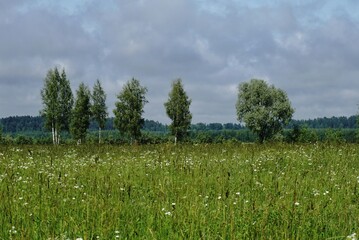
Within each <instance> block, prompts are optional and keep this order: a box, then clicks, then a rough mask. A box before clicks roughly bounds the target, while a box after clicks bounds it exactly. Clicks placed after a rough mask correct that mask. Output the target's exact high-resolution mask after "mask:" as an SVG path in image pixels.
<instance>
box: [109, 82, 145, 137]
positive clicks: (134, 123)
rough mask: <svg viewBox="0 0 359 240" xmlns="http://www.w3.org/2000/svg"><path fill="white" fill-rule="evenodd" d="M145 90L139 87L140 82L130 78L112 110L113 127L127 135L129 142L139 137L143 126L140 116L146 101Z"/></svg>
mask: <svg viewBox="0 0 359 240" xmlns="http://www.w3.org/2000/svg"><path fill="white" fill-rule="evenodd" d="M146 93H147V88H146V87H143V86H141V85H140V81H139V80H137V79H134V78H132V80H130V81H128V82H127V83H126V84H125V85H124V86H123V89H122V90H121V91H120V93H119V94H118V95H117V99H118V101H117V102H116V103H115V105H116V107H115V109H114V110H113V113H114V114H115V119H114V125H115V127H116V128H117V129H118V130H119V131H120V132H121V133H123V134H124V135H127V136H128V137H129V138H130V139H131V142H132V140H135V141H137V140H138V139H139V138H140V137H141V128H142V125H143V124H144V119H143V118H142V114H143V113H144V110H143V108H144V106H145V104H146V103H147V100H146V96H145V95H146Z"/></svg>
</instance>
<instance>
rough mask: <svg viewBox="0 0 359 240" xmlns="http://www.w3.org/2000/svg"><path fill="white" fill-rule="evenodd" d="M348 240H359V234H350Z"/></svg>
mask: <svg viewBox="0 0 359 240" xmlns="http://www.w3.org/2000/svg"><path fill="white" fill-rule="evenodd" d="M347 239H350V240H357V239H358V238H357V234H356V233H353V234H350V235H348V236H347Z"/></svg>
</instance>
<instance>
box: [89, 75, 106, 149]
mask: <svg viewBox="0 0 359 240" xmlns="http://www.w3.org/2000/svg"><path fill="white" fill-rule="evenodd" d="M91 98H92V106H91V112H92V117H93V118H94V119H95V120H96V122H97V124H98V143H101V130H102V129H104V128H105V124H106V118H107V116H108V113H107V106H106V93H105V91H104V90H103V88H102V86H101V83H100V80H98V79H97V81H96V83H95V85H94V87H93V91H92V95H91Z"/></svg>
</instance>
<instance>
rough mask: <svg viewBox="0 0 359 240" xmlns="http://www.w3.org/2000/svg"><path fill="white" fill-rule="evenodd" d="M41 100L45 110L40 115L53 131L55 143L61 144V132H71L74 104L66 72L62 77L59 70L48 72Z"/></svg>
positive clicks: (47, 126) (47, 127)
mask: <svg viewBox="0 0 359 240" xmlns="http://www.w3.org/2000/svg"><path fill="white" fill-rule="evenodd" d="M41 98H42V103H43V106H44V108H43V109H42V110H41V112H40V113H41V115H42V117H43V118H44V119H45V124H44V126H45V128H46V129H48V130H51V132H52V141H53V143H54V144H59V143H60V135H61V131H62V130H65V131H68V130H69V124H70V119H71V111H72V106H73V102H74V100H73V95H72V91H71V87H70V81H69V80H68V79H67V77H66V73H65V70H63V71H62V74H61V75H60V73H59V71H58V69H57V68H55V69H54V70H52V69H50V70H49V71H48V73H47V75H46V78H45V81H44V88H43V89H42V90H41Z"/></svg>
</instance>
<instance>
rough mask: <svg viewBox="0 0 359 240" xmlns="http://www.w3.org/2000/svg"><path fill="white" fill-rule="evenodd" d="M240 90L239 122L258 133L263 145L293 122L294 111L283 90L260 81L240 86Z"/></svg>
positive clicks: (238, 103) (254, 80)
mask: <svg viewBox="0 0 359 240" xmlns="http://www.w3.org/2000/svg"><path fill="white" fill-rule="evenodd" d="M238 90H239V91H238V101H237V104H236V109H237V117H238V120H239V121H240V122H244V123H245V124H246V126H247V127H248V128H249V129H251V130H252V131H253V132H254V133H256V134H257V135H258V137H259V141H260V142H261V143H263V142H264V141H265V140H268V139H270V138H272V137H273V136H274V135H275V134H276V133H278V132H279V131H281V130H282V128H283V127H284V126H285V125H286V124H288V123H289V121H290V120H291V118H292V115H293V112H294V110H293V108H292V107H291V104H290V101H289V99H288V97H287V94H286V93H285V92H284V91H283V90H281V89H277V88H275V87H274V86H273V85H271V86H269V85H268V84H267V83H266V82H265V81H264V80H258V79H252V80H251V81H250V82H245V83H242V84H240V85H239V88H238Z"/></svg>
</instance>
